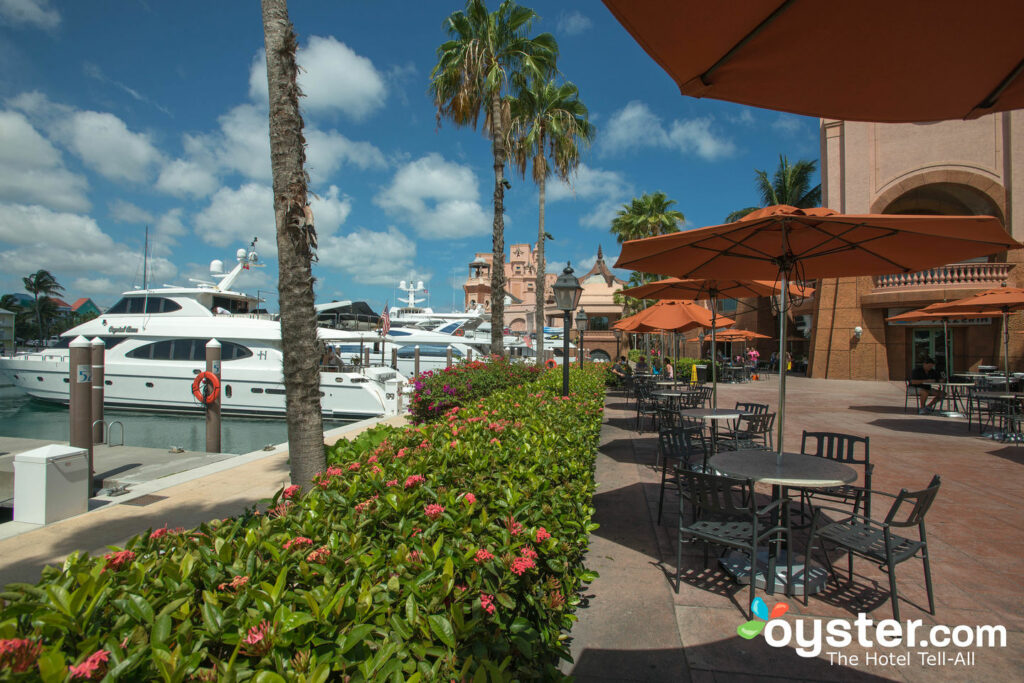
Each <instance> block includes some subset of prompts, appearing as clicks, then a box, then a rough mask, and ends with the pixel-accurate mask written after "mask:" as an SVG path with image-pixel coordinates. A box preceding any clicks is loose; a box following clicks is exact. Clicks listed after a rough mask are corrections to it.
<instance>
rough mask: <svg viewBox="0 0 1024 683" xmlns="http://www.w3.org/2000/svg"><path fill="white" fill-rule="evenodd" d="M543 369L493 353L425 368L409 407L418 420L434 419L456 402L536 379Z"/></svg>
mask: <svg viewBox="0 0 1024 683" xmlns="http://www.w3.org/2000/svg"><path fill="white" fill-rule="evenodd" d="M543 372H544V371H543V369H541V368H538V367H537V366H536V365H533V364H532V363H531V364H527V363H513V362H511V361H510V360H509V359H507V358H502V357H501V356H493V357H491V358H490V359H489V360H487V361H480V360H474V361H469V362H462V363H459V364H458V365H453V366H452V367H450V368H445V369H444V370H439V371H437V372H432V371H431V372H424V373H422V374H420V375H419V376H418V377H417V378H416V380H415V384H414V387H415V391H414V393H413V396H412V401H411V403H410V406H409V410H410V412H411V413H412V419H413V421H415V422H427V421H428V420H435V419H437V418H439V417H440V416H441V415H444V414H445V413H446V412H447V411H449V410H451V409H452V408H454V407H456V406H464V405H468V404H470V403H472V402H473V401H477V400H479V399H481V398H484V397H486V396H490V395H491V394H493V393H494V392H496V391H500V390H501V389H506V388H508V387H514V386H519V385H522V384H526V383H528V382H533V381H535V380H536V379H537V378H538V377H540V376H541V375H542V374H543Z"/></svg>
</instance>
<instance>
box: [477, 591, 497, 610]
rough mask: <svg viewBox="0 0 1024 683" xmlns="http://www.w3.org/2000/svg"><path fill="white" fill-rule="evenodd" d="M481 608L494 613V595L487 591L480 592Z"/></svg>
mask: <svg viewBox="0 0 1024 683" xmlns="http://www.w3.org/2000/svg"><path fill="white" fill-rule="evenodd" d="M480 609H482V610H483V611H485V612H487V613H488V614H494V609H495V608H494V596H493V595H488V594H487V593H481V594H480Z"/></svg>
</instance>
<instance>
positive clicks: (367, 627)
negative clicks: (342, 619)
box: [338, 624, 374, 655]
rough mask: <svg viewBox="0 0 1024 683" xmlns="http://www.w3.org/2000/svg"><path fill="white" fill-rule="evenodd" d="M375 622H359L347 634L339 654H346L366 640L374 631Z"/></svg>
mask: <svg viewBox="0 0 1024 683" xmlns="http://www.w3.org/2000/svg"><path fill="white" fill-rule="evenodd" d="M373 629H374V626H373V624H359V625H358V626H356V627H355V628H353V629H352V630H351V631H349V632H348V634H347V635H346V636H345V641H344V642H343V643H342V644H341V649H340V650H339V651H338V654H342V655H343V654H345V653H346V652H348V651H349V650H351V649H352V648H354V647H355V646H356V645H358V644H359V643H361V642H363V641H364V640H366V636H368V635H370V633H372V632H373Z"/></svg>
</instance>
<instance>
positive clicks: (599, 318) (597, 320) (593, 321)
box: [587, 315, 608, 332]
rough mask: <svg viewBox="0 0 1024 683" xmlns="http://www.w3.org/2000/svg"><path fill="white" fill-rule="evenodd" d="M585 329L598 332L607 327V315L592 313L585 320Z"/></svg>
mask: <svg viewBox="0 0 1024 683" xmlns="http://www.w3.org/2000/svg"><path fill="white" fill-rule="evenodd" d="M587 329H588V330H593V331H595V332H600V331H603V330H607V329H608V316H606V315H592V316H590V320H588V321H587Z"/></svg>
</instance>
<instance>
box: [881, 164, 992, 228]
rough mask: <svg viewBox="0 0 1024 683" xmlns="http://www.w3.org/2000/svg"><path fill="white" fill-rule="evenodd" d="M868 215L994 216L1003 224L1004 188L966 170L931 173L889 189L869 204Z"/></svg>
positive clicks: (896, 184) (935, 170)
mask: <svg viewBox="0 0 1024 683" xmlns="http://www.w3.org/2000/svg"><path fill="white" fill-rule="evenodd" d="M871 213H931V214H937V215H947V216H964V215H969V216H995V217H996V218H998V219H999V221H1000V222H1002V223H1003V224H1004V225H1005V224H1006V218H1005V217H1006V188H1004V187H1003V186H1002V185H1001V184H1000V183H998V182H997V181H995V180H993V179H992V178H991V177H987V176H984V175H981V174H980V173H977V172H975V171H971V170H968V169H963V168H960V169H943V170H940V169H933V170H929V171H923V172H921V173H916V174H914V175H912V176H910V177H907V178H904V179H902V180H900V181H899V182H897V183H894V184H892V185H890V186H889V187H888V188H886V189H885V190H884V191H882V192H881V193H880V194H879V195H878V196H877V197H875V200H874V201H873V202H872V203H871Z"/></svg>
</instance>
